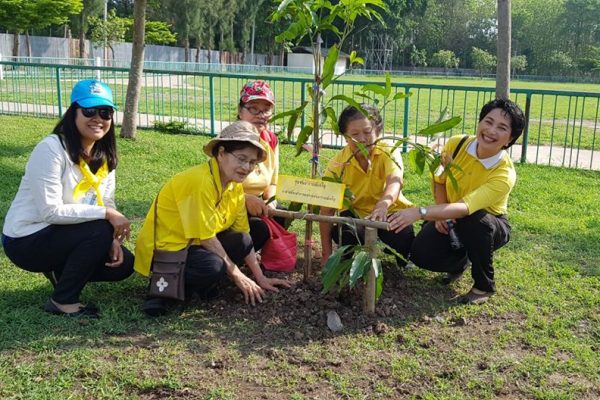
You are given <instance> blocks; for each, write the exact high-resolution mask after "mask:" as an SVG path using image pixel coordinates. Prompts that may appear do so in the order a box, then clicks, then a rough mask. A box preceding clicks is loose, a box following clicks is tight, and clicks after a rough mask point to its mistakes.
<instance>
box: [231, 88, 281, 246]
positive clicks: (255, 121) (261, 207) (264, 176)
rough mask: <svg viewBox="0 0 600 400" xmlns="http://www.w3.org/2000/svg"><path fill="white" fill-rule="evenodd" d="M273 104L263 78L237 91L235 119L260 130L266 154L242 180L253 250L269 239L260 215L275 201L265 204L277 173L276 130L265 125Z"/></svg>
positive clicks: (272, 194)
mask: <svg viewBox="0 0 600 400" xmlns="http://www.w3.org/2000/svg"><path fill="white" fill-rule="evenodd" d="M274 106H275V96H274V95H273V91H272V90H271V88H270V87H269V84H268V83H267V82H265V81H261V80H256V81H250V82H247V83H246V84H245V85H244V87H243V88H242V90H241V91H240V103H239V104H238V118H239V119H240V120H241V121H246V122H250V123H251V124H252V125H254V127H255V128H256V129H257V130H258V132H260V141H261V143H262V144H263V147H264V148H265V149H266V153H267V154H266V157H265V160H264V161H263V162H261V163H259V164H258V165H257V166H256V168H254V169H253V170H252V171H250V173H249V174H248V177H247V178H246V179H245V180H244V182H243V185H244V193H245V194H246V209H247V210H248V215H249V224H250V236H251V237H252V241H253V242H254V249H255V250H260V249H261V248H262V247H263V245H264V244H265V242H266V241H267V239H268V238H269V228H268V227H267V224H265V222H263V220H262V219H261V218H260V217H261V216H266V215H268V207H276V205H277V202H275V201H272V202H270V203H269V204H267V201H268V200H269V199H270V198H272V197H273V196H275V189H276V185H277V177H278V175H279V143H278V141H277V136H276V135H275V133H273V132H272V131H270V130H269V129H268V126H267V125H268V123H269V120H270V119H271V116H272V115H273V107H274Z"/></svg>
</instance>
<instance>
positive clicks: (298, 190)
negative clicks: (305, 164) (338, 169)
mask: <svg viewBox="0 0 600 400" xmlns="http://www.w3.org/2000/svg"><path fill="white" fill-rule="evenodd" d="M345 187H346V185H344V184H343V183H335V182H328V181H321V180H317V179H307V178H297V177H295V176H287V175H279V180H278V182H277V198H278V199H281V200H288V201H293V202H296V203H306V204H312V205H316V206H323V207H329V208H336V209H341V208H342V202H343V201H344V190H345Z"/></svg>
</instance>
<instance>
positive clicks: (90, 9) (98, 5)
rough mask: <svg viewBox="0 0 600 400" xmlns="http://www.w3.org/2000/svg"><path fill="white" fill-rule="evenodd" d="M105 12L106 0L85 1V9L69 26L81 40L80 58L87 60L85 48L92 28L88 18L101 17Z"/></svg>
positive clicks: (71, 20) (72, 17)
mask: <svg viewBox="0 0 600 400" xmlns="http://www.w3.org/2000/svg"><path fill="white" fill-rule="evenodd" d="M103 10H104V0H83V9H82V10H81V13H79V14H78V15H72V16H71V19H70V22H69V25H70V27H71V30H72V31H73V33H75V35H76V36H77V37H78V38H79V57H81V58H87V57H88V54H87V52H86V48H85V41H86V37H87V32H88V30H89V28H90V23H89V21H88V17H92V16H100V15H102V12H103Z"/></svg>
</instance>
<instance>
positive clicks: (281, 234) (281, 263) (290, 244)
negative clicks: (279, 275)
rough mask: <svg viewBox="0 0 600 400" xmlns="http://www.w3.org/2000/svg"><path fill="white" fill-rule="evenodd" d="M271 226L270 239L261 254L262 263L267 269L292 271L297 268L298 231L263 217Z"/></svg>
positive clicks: (268, 225) (269, 226)
mask: <svg viewBox="0 0 600 400" xmlns="http://www.w3.org/2000/svg"><path fill="white" fill-rule="evenodd" d="M261 219H262V220H263V221H264V223H265V224H267V227H268V228H269V232H270V236H269V240H267V242H266V243H265V245H264V246H263V248H262V250H261V251H260V254H261V263H262V265H264V266H265V269H268V270H269V271H278V272H292V271H293V270H294V268H296V251H297V250H296V245H297V238H296V233H294V232H289V231H286V230H285V228H284V227H282V226H281V225H279V224H278V223H277V222H275V221H274V220H273V219H272V218H270V217H261Z"/></svg>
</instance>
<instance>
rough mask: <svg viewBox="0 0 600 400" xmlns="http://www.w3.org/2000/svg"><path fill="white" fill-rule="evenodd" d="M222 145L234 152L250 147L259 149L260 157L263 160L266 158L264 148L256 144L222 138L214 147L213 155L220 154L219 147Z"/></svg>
mask: <svg viewBox="0 0 600 400" xmlns="http://www.w3.org/2000/svg"><path fill="white" fill-rule="evenodd" d="M220 147H222V148H223V150H224V151H225V152H226V153H233V152H234V151H236V150H244V149H248V148H252V149H256V150H258V158H259V159H260V160H262V159H263V158H264V153H263V150H261V149H259V148H258V147H256V146H255V145H253V144H252V143H250V142H246V141H244V140H221V141H219V142H217V144H215V145H214V147H213V148H212V155H213V157H217V155H218V154H219V148H220Z"/></svg>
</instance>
